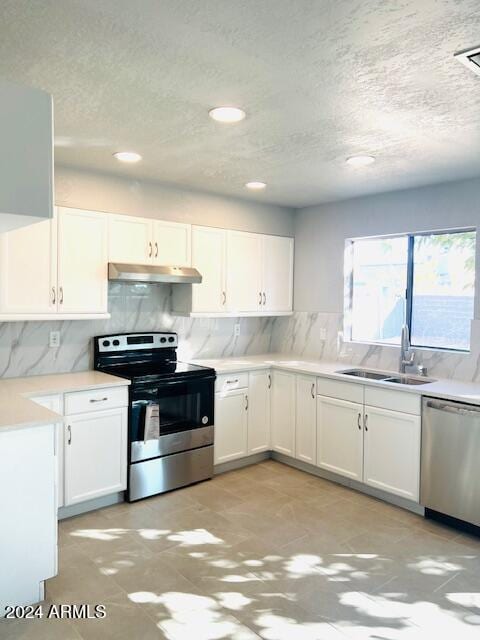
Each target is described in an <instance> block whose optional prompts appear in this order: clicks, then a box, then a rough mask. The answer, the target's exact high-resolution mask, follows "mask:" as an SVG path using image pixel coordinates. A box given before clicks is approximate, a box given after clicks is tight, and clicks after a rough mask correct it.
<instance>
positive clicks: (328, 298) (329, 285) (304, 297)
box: [294, 179, 480, 317]
mask: <svg viewBox="0 0 480 640" xmlns="http://www.w3.org/2000/svg"><path fill="white" fill-rule="evenodd" d="M467 226H480V179H475V180H466V181H462V182H451V183H445V184H441V185H437V186H431V187H422V188H419V189H408V190H405V191H394V192H390V193H384V194H379V195H373V196H368V197H363V198H355V199H352V200H345V201H342V202H333V203H331V204H324V205H320V206H316V207H308V208H305V209H300V210H298V211H297V213H296V219H295V301H294V304H295V310H296V311H309V312H326V313H341V312H343V252H344V248H345V240H346V239H347V238H351V237H358V236H369V235H382V234H390V233H402V232H409V231H428V230H432V229H449V228H454V227H467ZM479 240H480V238H479ZM479 282H480V258H479V253H478V244H477V283H479ZM477 291H478V287H477ZM478 297H479V296H478V295H477V296H476V314H475V317H479V310H480V305H479V301H478Z"/></svg>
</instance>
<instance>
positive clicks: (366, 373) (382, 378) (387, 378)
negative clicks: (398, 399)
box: [336, 369, 435, 385]
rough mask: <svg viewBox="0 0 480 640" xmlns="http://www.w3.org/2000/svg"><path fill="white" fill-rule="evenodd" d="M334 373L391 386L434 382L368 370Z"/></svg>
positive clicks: (419, 377)
mask: <svg viewBox="0 0 480 640" xmlns="http://www.w3.org/2000/svg"><path fill="white" fill-rule="evenodd" d="M336 373H342V374H343V375H346V376H355V377H356V378H365V379H366V380H377V381H378V382H392V383H393V384H407V385H420V384H431V383H432V382H435V380H434V379H433V378H422V377H421V376H409V375H403V374H400V375H393V374H392V373H388V372H381V371H370V370H369V369H346V370H345V371H337V372H336Z"/></svg>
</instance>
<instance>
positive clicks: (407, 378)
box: [384, 375, 435, 385]
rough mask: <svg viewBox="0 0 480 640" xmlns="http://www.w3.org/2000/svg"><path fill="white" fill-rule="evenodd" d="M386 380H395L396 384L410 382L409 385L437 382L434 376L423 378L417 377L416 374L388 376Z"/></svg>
mask: <svg viewBox="0 0 480 640" xmlns="http://www.w3.org/2000/svg"><path fill="white" fill-rule="evenodd" d="M384 382H393V383H395V384H409V385H416V384H431V383H432V382H435V380H433V378H421V377H418V378H417V377H415V376H403V375H402V376H395V377H392V378H387V379H386V380H384Z"/></svg>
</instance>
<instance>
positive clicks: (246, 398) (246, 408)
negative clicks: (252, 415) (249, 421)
mask: <svg viewBox="0 0 480 640" xmlns="http://www.w3.org/2000/svg"><path fill="white" fill-rule="evenodd" d="M245 411H248V396H245Z"/></svg>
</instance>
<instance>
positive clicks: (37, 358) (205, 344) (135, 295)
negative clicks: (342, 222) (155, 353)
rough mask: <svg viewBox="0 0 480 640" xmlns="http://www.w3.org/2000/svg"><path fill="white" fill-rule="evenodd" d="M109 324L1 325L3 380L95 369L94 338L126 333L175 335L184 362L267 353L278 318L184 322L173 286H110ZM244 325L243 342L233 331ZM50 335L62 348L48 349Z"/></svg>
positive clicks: (209, 319) (1, 373) (102, 321)
mask: <svg viewBox="0 0 480 640" xmlns="http://www.w3.org/2000/svg"><path fill="white" fill-rule="evenodd" d="M109 310H110V313H111V318H110V319H108V320H72V321H48V322H4V323H0V377H5V378H7V377H8V378H10V377H17V376H28V375H40V374H48V373H63V372H70V371H85V370H87V369H91V368H92V366H93V365H92V355H93V354H92V351H93V350H92V337H93V336H95V335H103V334H109V333H115V332H119V333H123V332H127V331H153V330H156V331H161V330H171V331H176V332H177V333H178V336H179V348H178V357H179V359H183V360H189V359H192V358H219V357H223V356H240V355H246V354H250V355H253V354H257V353H266V352H269V351H270V350H271V349H270V341H271V336H272V327H273V323H274V319H273V318H238V319H237V318H218V319H214V318H195V319H192V318H183V317H179V316H174V315H172V313H171V285H145V284H123V283H110V285H109ZM237 322H238V323H240V336H238V337H235V336H234V325H235V323H237ZM50 331H60V346H59V347H58V348H51V347H49V333H50Z"/></svg>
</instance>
